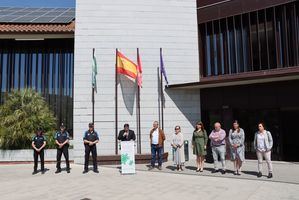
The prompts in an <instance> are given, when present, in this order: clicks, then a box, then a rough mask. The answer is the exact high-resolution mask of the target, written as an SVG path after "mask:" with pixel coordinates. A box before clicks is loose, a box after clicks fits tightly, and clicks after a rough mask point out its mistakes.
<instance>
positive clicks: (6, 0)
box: [0, 0, 76, 8]
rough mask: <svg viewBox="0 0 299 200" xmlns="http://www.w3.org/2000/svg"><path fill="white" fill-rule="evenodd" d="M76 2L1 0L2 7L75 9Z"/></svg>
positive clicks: (73, 0)
mask: <svg viewBox="0 0 299 200" xmlns="http://www.w3.org/2000/svg"><path fill="white" fill-rule="evenodd" d="M75 1H76V0H0V7H50V8H56V7H59V8H64V7H70V8H74V7H75V4H76V3H75Z"/></svg>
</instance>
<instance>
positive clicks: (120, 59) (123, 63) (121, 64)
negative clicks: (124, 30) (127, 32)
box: [116, 51, 137, 79]
mask: <svg viewBox="0 0 299 200" xmlns="http://www.w3.org/2000/svg"><path fill="white" fill-rule="evenodd" d="M116 67H117V73H118V74H124V75H126V76H129V77H131V78H133V79H136V77H137V65H136V64H135V63H134V62H133V61H131V60H130V59H128V58H127V57H126V56H124V55H123V54H122V53H121V52H119V51H117V63H116Z"/></svg>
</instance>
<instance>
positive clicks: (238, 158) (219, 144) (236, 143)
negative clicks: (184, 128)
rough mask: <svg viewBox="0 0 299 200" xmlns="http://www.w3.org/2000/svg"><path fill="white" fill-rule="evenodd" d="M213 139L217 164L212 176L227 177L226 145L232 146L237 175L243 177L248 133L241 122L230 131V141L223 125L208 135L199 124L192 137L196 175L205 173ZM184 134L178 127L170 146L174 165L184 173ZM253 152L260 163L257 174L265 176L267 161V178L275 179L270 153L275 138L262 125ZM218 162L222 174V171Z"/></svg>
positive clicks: (212, 148) (259, 125) (255, 137)
mask: <svg viewBox="0 0 299 200" xmlns="http://www.w3.org/2000/svg"><path fill="white" fill-rule="evenodd" d="M208 139H210V145H211V150H212V155H213V160H214V170H213V171H212V173H217V172H219V171H220V172H221V173H222V174H225V173H226V165H225V157H226V149H227V145H229V149H230V156H231V160H232V161H233V163H234V174H235V175H241V167H242V163H243V162H244V160H245V145H244V142H245V132H244V130H243V129H242V128H241V127H240V125H239V123H238V121H234V122H233V125H232V128H231V129H230V131H229V135H228V138H227V137H226V132H225V130H223V129H222V128H221V124H220V123H219V122H216V123H215V124H214V129H213V130H212V132H211V133H210V134H209V136H208V135H207V132H206V130H205V128H204V125H203V123H202V122H198V123H197V124H196V126H195V130H194V132H193V136H192V149H193V154H194V155H196V164H197V169H196V171H197V172H203V169H204V161H205V156H206V155H207V144H208ZM183 142H184V139H183V134H182V133H181V129H180V127H179V126H175V133H174V135H173V138H172V140H171V146H172V147H173V148H174V162H175V164H176V166H177V170H179V171H180V170H183V168H182V165H183V164H184V149H183ZM253 143H254V149H255V151H256V155H257V159H258V174H257V177H261V176H262V163H263V158H265V160H266V163H267V166H268V178H272V177H273V168H272V162H271V149H272V146H273V139H272V135H271V133H270V132H269V131H267V130H266V129H265V125H264V124H263V123H259V124H258V131H257V132H256V133H255V136H254V141H253ZM219 161H220V164H221V170H219Z"/></svg>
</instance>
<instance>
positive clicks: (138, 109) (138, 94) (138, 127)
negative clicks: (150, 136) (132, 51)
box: [136, 48, 141, 154]
mask: <svg viewBox="0 0 299 200" xmlns="http://www.w3.org/2000/svg"><path fill="white" fill-rule="evenodd" d="M137 59H140V58H139V48H137ZM137 63H138V62H137ZM138 64H139V63H138ZM136 100H137V103H136V104H137V105H136V106H137V109H136V115H137V135H138V138H137V153H139V154H141V128H140V126H141V123H140V86H139V85H138V81H137V99H136Z"/></svg>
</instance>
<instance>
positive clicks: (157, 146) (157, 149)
mask: <svg viewBox="0 0 299 200" xmlns="http://www.w3.org/2000/svg"><path fill="white" fill-rule="evenodd" d="M164 140H165V134H164V131H163V130H162V129H160V127H159V123H158V122H157V121H154V123H153V128H152V130H151V131H150V144H151V154H152V159H151V166H150V168H149V170H152V169H154V167H155V163H156V156H157V154H158V169H159V170H162V161H163V146H164Z"/></svg>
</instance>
